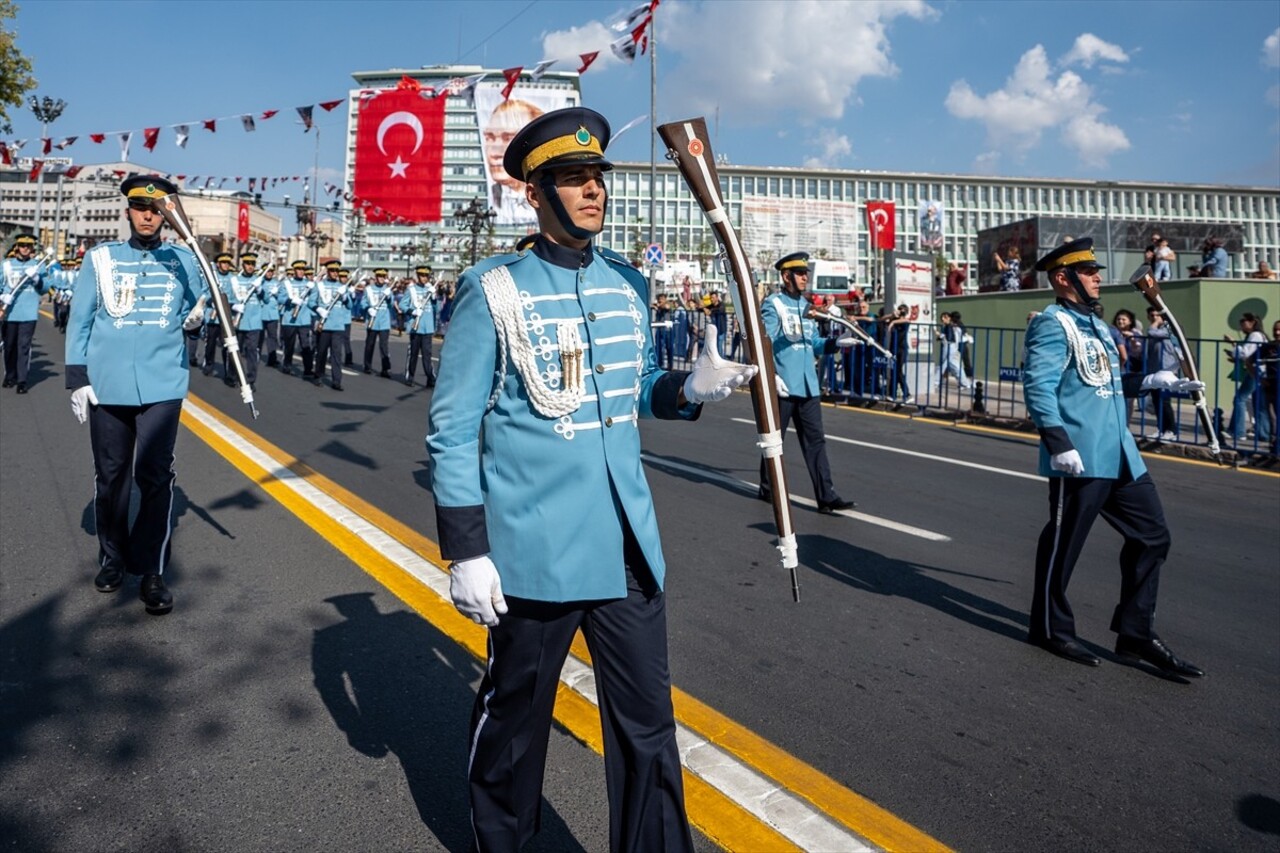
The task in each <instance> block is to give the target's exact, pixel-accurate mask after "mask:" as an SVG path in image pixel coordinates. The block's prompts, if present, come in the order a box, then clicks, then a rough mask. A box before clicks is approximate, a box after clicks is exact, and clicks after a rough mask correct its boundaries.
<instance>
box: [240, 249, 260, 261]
mask: <svg viewBox="0 0 1280 853" xmlns="http://www.w3.org/2000/svg"><path fill="white" fill-rule="evenodd" d="M257 262H258V254H257V252H245V253H244V254H243V255H241V256H240V263H242V264H256V263H257Z"/></svg>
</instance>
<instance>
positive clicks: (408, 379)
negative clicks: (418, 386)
mask: <svg viewBox="0 0 1280 853" xmlns="http://www.w3.org/2000/svg"><path fill="white" fill-rule="evenodd" d="M404 384H405V385H408V386H409V387H410V388H412V387H413V377H412V376H406V377H405V378H404Z"/></svg>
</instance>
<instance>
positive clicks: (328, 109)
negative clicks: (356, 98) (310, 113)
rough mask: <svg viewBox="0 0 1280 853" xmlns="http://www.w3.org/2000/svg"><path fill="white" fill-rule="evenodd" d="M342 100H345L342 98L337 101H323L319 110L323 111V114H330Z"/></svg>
mask: <svg viewBox="0 0 1280 853" xmlns="http://www.w3.org/2000/svg"><path fill="white" fill-rule="evenodd" d="M343 100H346V99H345V98H343V99H340V100H337V101H324V102H323V103H321V104H320V109H322V110H324V111H325V112H331V111H332V110H333V108H334V107H336V106H337V105H338V104H340V103H342V101H343Z"/></svg>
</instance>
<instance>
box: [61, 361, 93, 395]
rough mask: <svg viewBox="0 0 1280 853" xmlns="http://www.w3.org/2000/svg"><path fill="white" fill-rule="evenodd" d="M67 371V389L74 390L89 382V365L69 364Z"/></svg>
mask: <svg viewBox="0 0 1280 853" xmlns="http://www.w3.org/2000/svg"><path fill="white" fill-rule="evenodd" d="M66 372H67V390H68V391H74V390H76V389H77V388H83V387H84V386H86V385H88V384H89V367H88V365H84V364H68V365H67V366H66Z"/></svg>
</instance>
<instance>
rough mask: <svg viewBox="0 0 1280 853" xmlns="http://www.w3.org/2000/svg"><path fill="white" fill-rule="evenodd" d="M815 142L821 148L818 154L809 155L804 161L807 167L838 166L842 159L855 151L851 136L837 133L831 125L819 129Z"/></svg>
mask: <svg viewBox="0 0 1280 853" xmlns="http://www.w3.org/2000/svg"><path fill="white" fill-rule="evenodd" d="M813 144H814V145H816V146H817V147H818V148H819V149H821V150H820V152H819V153H818V154H817V156H814V157H809V158H807V159H806V160H805V161H804V167H805V168H806V169H824V168H831V167H833V166H837V165H839V163H840V161H841V160H843V159H844V158H846V157H848V156H849V155H851V154H852V153H853V143H851V142H850V141H849V137H847V136H845V135H844V134H842V133H836V132H835V131H834V130H832V129H831V128H829V127H824V128H822V130H820V131H818V136H817V138H816V139H814V140H813Z"/></svg>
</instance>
